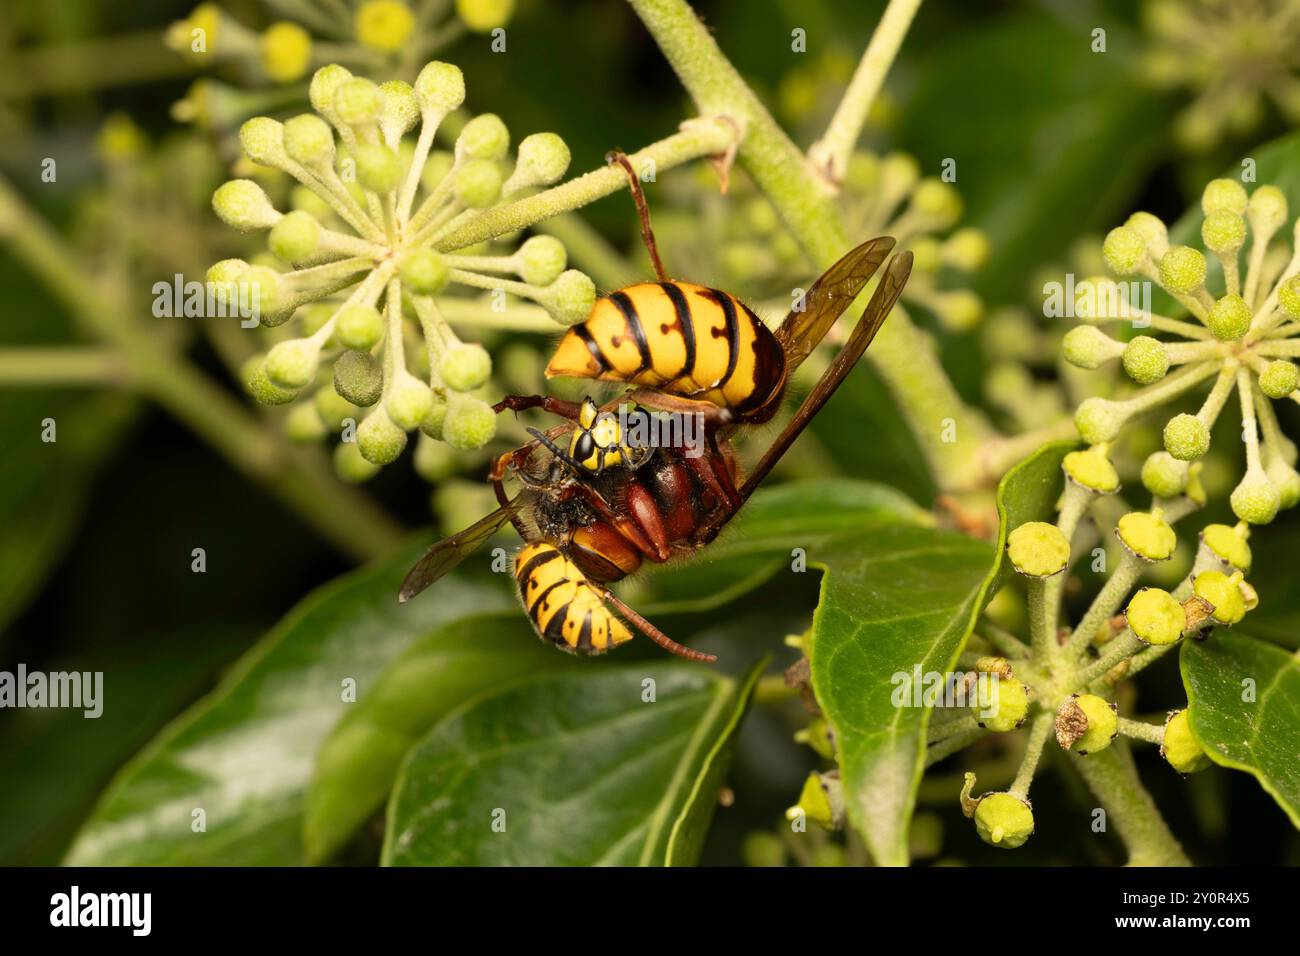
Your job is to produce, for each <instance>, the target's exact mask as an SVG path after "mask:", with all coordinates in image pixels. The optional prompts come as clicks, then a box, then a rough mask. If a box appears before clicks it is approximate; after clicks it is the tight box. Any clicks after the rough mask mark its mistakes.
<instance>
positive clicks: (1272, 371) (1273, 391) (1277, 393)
mask: <svg viewBox="0 0 1300 956" xmlns="http://www.w3.org/2000/svg"><path fill="white" fill-rule="evenodd" d="M1297 387H1300V368H1297V366H1296V364H1295V363H1294V362H1288V361H1287V360H1286V359H1278V360H1276V361H1273V362H1269V363H1268V365H1266V366H1265V367H1264V371H1262V372H1260V373H1259V388H1260V391H1262V392H1263V393H1264V394H1265V395H1267V396H1268V397H1269V398H1286V397H1287V396H1288V395H1290V394H1291V393H1292V392H1294V391H1295V390H1296V388H1297Z"/></svg>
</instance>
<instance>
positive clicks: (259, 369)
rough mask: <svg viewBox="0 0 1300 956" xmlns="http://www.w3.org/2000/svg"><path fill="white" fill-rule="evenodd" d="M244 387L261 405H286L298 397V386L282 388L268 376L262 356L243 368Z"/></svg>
mask: <svg viewBox="0 0 1300 956" xmlns="http://www.w3.org/2000/svg"><path fill="white" fill-rule="evenodd" d="M241 378H242V379H243V382H244V389H245V390H246V391H247V392H248V394H249V395H251V396H252V398H253V400H254V401H256V402H257V403H258V404H259V405H284V404H286V403H288V402H292V401H293V400H294V399H295V398H297V397H298V390H297V389H296V388H282V387H281V386H279V385H276V384H275V383H274V382H272V381H271V379H270V378H268V377H267V374H266V366H265V363H264V361H263V360H262V358H261V357H260V356H254V357H253V358H251V359H249V360H248V361H247V362H246V363H244V367H243V369H242V370H241Z"/></svg>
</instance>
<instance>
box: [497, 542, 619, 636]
mask: <svg viewBox="0 0 1300 956" xmlns="http://www.w3.org/2000/svg"><path fill="white" fill-rule="evenodd" d="M515 581H516V582H517V583H518V585H519V597H520V598H521V599H522V600H523V602H524V609H525V610H527V612H528V617H529V619H530V620H531V621H532V622H533V627H534V628H535V629H536V631H537V633H538V634H539V635H540V636H541V637H542V638H543V639H544V640H547V641H550V642H552V643H553V644H555V645H556V646H558V647H559V648H560V649H561V650H564V651H570V652H575V653H578V654H603V653H604V652H605V651H607V650H609V649H610V648H612V647H617V646H618V645H619V644H622V643H624V642H626V641H630V640H631V639H632V632H631V631H629V630H628V629H627V625H625V624H624V623H623V622H622V621H620V620H619V619H618V618H617V617H615V616H614V615H613V613H611V612H610V610H609V609H608V608H607V607H605V602H604V600H603V599H602V597H601V595H600V592H599V591H597V590H596V589H595V588H594V587H593V586H592V585H591V582H589V581H588V580H587V577H586V575H584V574H583V573H582V571H581V570H580V569H579V568H578V566H577V565H576V564H574V563H573V562H572V561H570V560H569V559H568V558H567V557H565V555H564V553H563V552H561V551H560V550H559V549H558V548H556V547H555V546H554V545H552V544H547V543H546V542H544V541H540V542H538V543H536V544H529V545H525V546H524V547H523V548H522V549H520V551H519V553H518V554H517V555H515Z"/></svg>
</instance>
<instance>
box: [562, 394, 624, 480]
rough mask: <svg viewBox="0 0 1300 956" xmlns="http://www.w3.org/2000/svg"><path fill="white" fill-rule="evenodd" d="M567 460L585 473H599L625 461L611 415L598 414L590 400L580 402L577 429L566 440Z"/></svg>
mask: <svg viewBox="0 0 1300 956" xmlns="http://www.w3.org/2000/svg"><path fill="white" fill-rule="evenodd" d="M569 457H570V458H572V459H573V460H574V461H575V462H577V463H578V465H579V467H581V468H582V469H583V470H585V471H589V472H591V473H592V474H596V475H598V474H600V473H601V472H603V471H604V470H605V469H606V468H617V467H619V466H621V465H625V464H627V462H628V455H627V454H626V453H625V451H624V447H623V430H622V428H620V427H619V423H618V418H617V416H615V415H614V414H613V413H612V412H602V411H600V409H599V408H598V407H597V406H596V403H595V402H593V401H592V400H591V399H590V398H585V399H583V400H582V407H581V408H580V409H579V410H578V427H577V428H575V429H574V430H573V436H572V437H571V438H570V439H569Z"/></svg>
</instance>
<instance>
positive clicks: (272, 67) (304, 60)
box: [261, 21, 311, 83]
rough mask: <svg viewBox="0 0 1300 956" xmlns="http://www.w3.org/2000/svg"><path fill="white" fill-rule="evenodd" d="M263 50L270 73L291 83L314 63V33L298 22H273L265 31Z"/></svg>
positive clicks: (277, 79)
mask: <svg viewBox="0 0 1300 956" xmlns="http://www.w3.org/2000/svg"><path fill="white" fill-rule="evenodd" d="M261 53H262V69H263V70H265V71H266V75H267V77H268V78H270V79H271V80H274V81H275V82H276V83H291V82H293V81H294V80H296V79H298V78H299V77H301V76H303V75H305V74H306V72H307V68H308V67H309V66H311V34H310V33H308V32H307V31H306V30H304V29H303V28H302V27H300V26H298V24H296V23H288V22H286V21H281V22H279V23H273V24H271V26H269V27H268V28H267V30H266V32H265V33H263V34H262V42H261Z"/></svg>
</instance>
